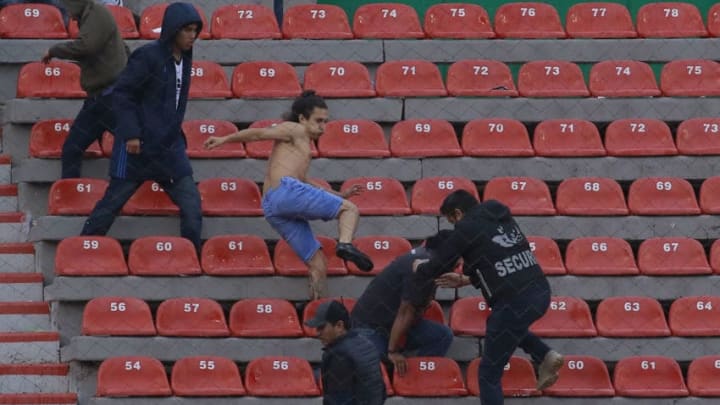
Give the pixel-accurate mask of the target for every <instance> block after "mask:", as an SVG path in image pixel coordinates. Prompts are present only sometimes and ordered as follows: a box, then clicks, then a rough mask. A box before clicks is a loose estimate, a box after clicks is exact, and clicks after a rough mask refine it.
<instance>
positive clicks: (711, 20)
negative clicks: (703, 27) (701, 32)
mask: <svg viewBox="0 0 720 405" xmlns="http://www.w3.org/2000/svg"><path fill="white" fill-rule="evenodd" d="M707 19H708V23H707V28H708V31H709V32H710V35H712V36H713V37H720V3H716V4H714V5H713V6H712V7H710V10H708V14H707Z"/></svg>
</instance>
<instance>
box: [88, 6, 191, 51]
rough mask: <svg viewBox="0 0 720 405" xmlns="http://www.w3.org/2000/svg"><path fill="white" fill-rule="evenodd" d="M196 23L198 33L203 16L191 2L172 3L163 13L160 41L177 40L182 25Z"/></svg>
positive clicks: (170, 41)
mask: <svg viewBox="0 0 720 405" xmlns="http://www.w3.org/2000/svg"><path fill="white" fill-rule="evenodd" d="M88 1H90V0H88ZM193 23H196V24H198V34H200V31H201V30H202V26H203V24H202V18H200V14H198V12H197V10H196V9H195V7H194V6H193V5H192V4H190V3H172V4H170V5H169V6H168V7H167V8H166V9H165V15H163V22H162V31H161V32H160V42H162V43H166V44H171V43H172V42H173V41H174V40H175V36H176V35H177V33H178V31H180V29H182V27H184V26H186V25H189V24H193Z"/></svg>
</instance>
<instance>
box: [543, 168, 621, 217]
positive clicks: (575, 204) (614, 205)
mask: <svg viewBox="0 0 720 405" xmlns="http://www.w3.org/2000/svg"><path fill="white" fill-rule="evenodd" d="M556 206H557V210H558V214H559V215H581V216H584V215H627V214H628V208H627V205H626V204H625V195H624V194H623V190H622V188H621V187H620V184H618V183H617V182H616V181H615V180H613V179H608V178H605V177H575V178H570V179H565V180H563V181H562V183H560V185H559V186H558V188H557V201H556Z"/></svg>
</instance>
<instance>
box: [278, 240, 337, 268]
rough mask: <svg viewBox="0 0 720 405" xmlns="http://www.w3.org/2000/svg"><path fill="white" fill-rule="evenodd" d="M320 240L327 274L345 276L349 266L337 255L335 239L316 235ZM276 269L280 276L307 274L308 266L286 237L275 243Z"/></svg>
mask: <svg viewBox="0 0 720 405" xmlns="http://www.w3.org/2000/svg"><path fill="white" fill-rule="evenodd" d="M316 238H317V240H318V241H319V242H320V245H321V248H322V251H323V253H324V254H325V258H326V260H327V274H328V275H329V276H343V275H346V274H347V268H346V267H345V263H344V262H343V260H342V259H341V258H339V257H337V256H335V246H336V244H337V243H336V242H335V239H332V238H328V237H327V236H316ZM273 262H274V263H275V270H276V271H277V274H278V275H279V276H307V275H308V267H307V265H306V264H305V263H303V261H302V259H301V258H300V257H298V255H297V254H296V253H295V252H294V251H293V250H292V248H291V247H290V245H288V244H287V242H286V241H285V240H284V239H280V240H279V241H278V243H277V245H275V253H274V257H273Z"/></svg>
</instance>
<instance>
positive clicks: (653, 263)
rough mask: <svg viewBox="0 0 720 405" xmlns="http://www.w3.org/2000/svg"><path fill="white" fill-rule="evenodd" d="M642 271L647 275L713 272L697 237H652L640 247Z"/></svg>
mask: <svg viewBox="0 0 720 405" xmlns="http://www.w3.org/2000/svg"><path fill="white" fill-rule="evenodd" d="M638 267H639V268H640V273H642V274H644V275H647V276H686V275H697V274H711V273H712V270H711V269H710V265H709V264H708V261H707V257H706V256H705V249H703V246H702V245H701V244H700V242H698V241H697V240H695V239H690V238H684V237H675V238H651V239H647V240H645V241H643V242H642V243H641V244H640V248H639V249H638Z"/></svg>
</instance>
